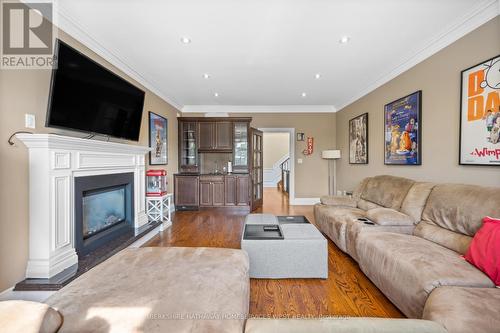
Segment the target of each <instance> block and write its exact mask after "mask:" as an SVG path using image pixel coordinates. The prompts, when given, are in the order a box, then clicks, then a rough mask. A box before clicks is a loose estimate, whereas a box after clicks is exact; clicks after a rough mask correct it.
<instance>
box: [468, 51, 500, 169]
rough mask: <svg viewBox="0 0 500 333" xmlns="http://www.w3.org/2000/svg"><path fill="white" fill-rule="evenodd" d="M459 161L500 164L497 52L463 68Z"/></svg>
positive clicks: (499, 64) (499, 59) (498, 59)
mask: <svg viewBox="0 0 500 333" xmlns="http://www.w3.org/2000/svg"><path fill="white" fill-rule="evenodd" d="M460 164H469V165H500V55H498V56H496V57H494V58H492V59H489V60H486V61H484V62H482V63H480V64H477V65H475V66H473V67H471V68H468V69H466V70H464V71H462V88H461V105H460Z"/></svg>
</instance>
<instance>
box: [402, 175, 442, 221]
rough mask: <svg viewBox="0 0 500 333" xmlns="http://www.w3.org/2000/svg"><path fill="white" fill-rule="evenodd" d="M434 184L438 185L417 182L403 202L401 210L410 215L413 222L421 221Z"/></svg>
mask: <svg viewBox="0 0 500 333" xmlns="http://www.w3.org/2000/svg"><path fill="white" fill-rule="evenodd" d="M434 186H436V184H434V183H425V182H422V183H420V182H419V183H415V184H414V185H413V186H412V187H411V188H410V190H409V191H408V194H407V195H406V197H405V199H404V200H403V203H402V204H401V212H402V213H405V214H406V215H408V216H410V217H411V218H412V219H413V222H415V223H418V222H420V220H421V219H422V212H423V211H424V207H425V204H426V203H427V199H428V198H429V195H430V194H431V191H432V189H433V188H434Z"/></svg>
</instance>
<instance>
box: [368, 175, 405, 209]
mask: <svg viewBox="0 0 500 333" xmlns="http://www.w3.org/2000/svg"><path fill="white" fill-rule="evenodd" d="M413 184H415V181H414V180H411V179H407V178H401V177H394V176H376V177H373V178H370V180H368V182H367V184H366V186H365V189H364V191H363V193H362V194H361V199H364V200H367V201H370V202H373V203H375V204H377V205H380V206H382V207H386V208H392V209H396V210H399V209H400V208H401V204H402V202H403V200H404V198H405V197H406V194H407V193H408V191H409V190H410V188H411V187H412V186H413Z"/></svg>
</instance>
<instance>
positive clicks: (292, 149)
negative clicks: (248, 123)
mask: <svg viewBox="0 0 500 333" xmlns="http://www.w3.org/2000/svg"><path fill="white" fill-rule="evenodd" d="M258 130H259V131H262V132H263V133H289V134H290V138H289V140H290V141H289V145H288V149H289V151H290V161H291V162H292V163H290V193H289V194H288V199H289V202H290V204H292V203H293V202H295V128H287V127H264V128H258Z"/></svg>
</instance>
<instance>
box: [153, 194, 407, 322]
mask: <svg viewBox="0 0 500 333" xmlns="http://www.w3.org/2000/svg"><path fill="white" fill-rule="evenodd" d="M256 212H265V213H272V214H276V215H305V216H306V217H307V218H308V219H309V221H311V222H313V223H314V214H313V208H312V206H289V205H288V199H287V198H286V196H284V195H282V194H281V193H280V192H279V191H277V190H276V189H274V188H265V189H264V205H263V207H262V209H260V210H258V211H256ZM246 214H248V211H242V210H230V209H229V210H228V209H210V210H200V211H197V212H176V213H175V214H174V216H173V224H172V227H171V228H169V229H167V230H166V231H164V232H162V233H160V234H159V235H158V236H156V237H155V238H153V239H152V240H151V241H149V242H148V243H146V244H145V245H144V246H206V247H226V248H240V238H241V233H242V229H243V221H244V218H245V215H246ZM328 261H329V262H328V270H329V273H328V279H326V280H322V279H280V280H270V279H269V280H268V279H251V281H250V293H251V295H250V314H251V315H254V316H266V317H268V316H275V317H292V316H306V317H318V316H362V317H391V318H402V317H404V316H403V315H402V314H401V312H400V311H399V310H398V309H397V308H396V307H395V306H394V305H393V304H392V303H391V302H390V301H389V300H388V299H387V298H386V297H385V296H384V295H383V294H382V293H381V292H380V291H379V290H378V289H377V287H375V286H374V285H373V283H371V281H370V280H369V279H368V278H367V277H366V276H365V275H364V274H363V273H362V272H361V270H360V269H359V267H358V265H357V263H356V262H355V261H354V260H352V259H351V258H350V257H349V256H348V255H346V254H344V253H343V252H342V251H340V250H339V249H338V248H337V247H336V246H335V244H334V243H333V242H331V241H330V240H329V241H328Z"/></svg>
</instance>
